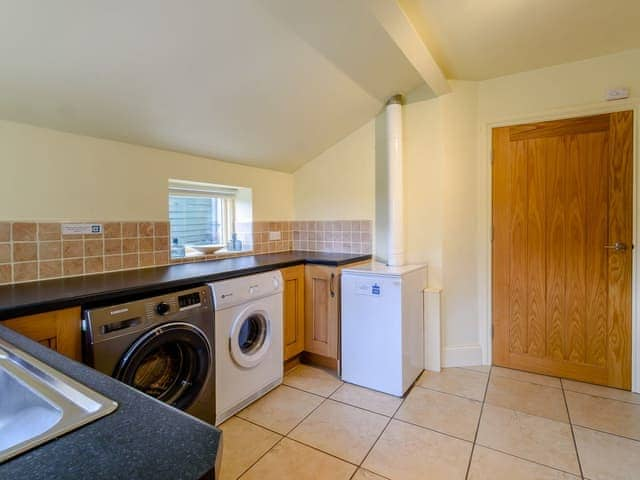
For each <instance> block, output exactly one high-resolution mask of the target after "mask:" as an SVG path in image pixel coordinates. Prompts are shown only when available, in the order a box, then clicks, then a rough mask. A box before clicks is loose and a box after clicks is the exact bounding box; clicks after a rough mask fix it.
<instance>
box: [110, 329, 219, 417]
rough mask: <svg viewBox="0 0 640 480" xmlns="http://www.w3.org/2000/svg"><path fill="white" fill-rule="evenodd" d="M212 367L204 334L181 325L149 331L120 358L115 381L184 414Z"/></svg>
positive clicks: (195, 397)
mask: <svg viewBox="0 0 640 480" xmlns="http://www.w3.org/2000/svg"><path fill="white" fill-rule="evenodd" d="M211 365H212V358H211V348H210V346H209V342H208V341H207V338H206V337H205V335H204V333H203V332H202V331H201V330H200V329H198V328H197V327H195V326H193V325H191V324H188V323H182V322H175V323H167V324H164V325H160V326H158V327H156V328H154V329H151V330H149V331H148V332H147V333H146V334H144V335H143V336H141V337H140V338H139V339H138V340H136V341H135V342H134V343H133V344H132V345H131V347H130V348H129V349H128V350H127V352H126V353H125V354H124V355H123V356H122V358H121V360H120V362H119V364H118V366H117V368H116V371H115V372H114V375H113V376H114V377H115V378H117V379H118V380H120V381H122V382H124V383H126V384H128V385H131V386H132V387H134V388H136V389H138V390H140V391H142V392H144V393H146V394H148V395H151V396H152V397H155V398H157V399H158V400H161V401H163V402H165V403H168V404H169V405H172V406H174V407H176V408H179V409H181V410H186V409H187V408H189V406H191V404H192V403H193V402H194V400H196V399H197V398H198V395H199V394H200V392H201V391H202V388H203V387H204V385H205V383H206V381H207V378H208V376H209V369H210V368H211Z"/></svg>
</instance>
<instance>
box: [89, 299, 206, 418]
mask: <svg viewBox="0 0 640 480" xmlns="http://www.w3.org/2000/svg"><path fill="white" fill-rule="evenodd" d="M213 316H214V313H213V306H212V301H211V291H210V290H209V288H208V287H205V286H203V287H199V288H192V289H189V290H184V291H180V292H176V293H169V294H166V295H160V296H155V297H152V298H144V299H142V300H136V301H132V302H128V303H122V304H119V305H113V306H109V307H103V308H96V309H92V310H87V311H86V312H85V316H84V320H83V335H84V357H85V363H87V364H88V365H90V366H92V367H94V368H95V369H96V370H99V371H101V372H103V373H106V374H108V375H111V376H112V377H114V378H117V379H118V380H120V381H122V382H124V383H126V384H128V385H131V386H132V387H134V388H136V389H138V390H140V391H142V392H144V393H146V394H147V395H151V396H152V397H155V398H157V399H158V400H161V401H163V402H165V403H167V404H169V405H172V406H174V407H176V408H179V409H181V410H184V411H186V412H187V413H190V414H191V415H194V416H196V417H198V418H200V419H202V420H204V421H206V422H209V423H211V424H213V423H214V420H215V379H214V375H215V368H214V352H213V344H214V343H213V338H214V337H213V335H214V330H213V318H214V317H213Z"/></svg>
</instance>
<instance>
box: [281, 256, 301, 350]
mask: <svg viewBox="0 0 640 480" xmlns="http://www.w3.org/2000/svg"><path fill="white" fill-rule="evenodd" d="M280 271H281V273H282V278H283V281H284V294H283V302H284V309H283V311H284V359H285V360H289V359H291V358H293V357H295V356H296V355H298V354H300V353H302V351H303V350H304V309H305V305H304V282H305V278H304V265H297V266H295V267H289V268H283V269H282V270H280Z"/></svg>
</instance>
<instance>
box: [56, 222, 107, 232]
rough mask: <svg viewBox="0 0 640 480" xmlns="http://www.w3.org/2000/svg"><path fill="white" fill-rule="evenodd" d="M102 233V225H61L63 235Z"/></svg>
mask: <svg viewBox="0 0 640 480" xmlns="http://www.w3.org/2000/svg"><path fill="white" fill-rule="evenodd" d="M100 233H102V225H101V224H99V223H63V224H62V234H63V235H82V234H84V235H91V234H95V235H97V234H100Z"/></svg>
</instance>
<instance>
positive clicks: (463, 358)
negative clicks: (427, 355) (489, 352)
mask: <svg viewBox="0 0 640 480" xmlns="http://www.w3.org/2000/svg"><path fill="white" fill-rule="evenodd" d="M472 365H482V347H481V346H480V345H453V346H451V347H444V351H443V352H442V366H443V367H470V366H472Z"/></svg>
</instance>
